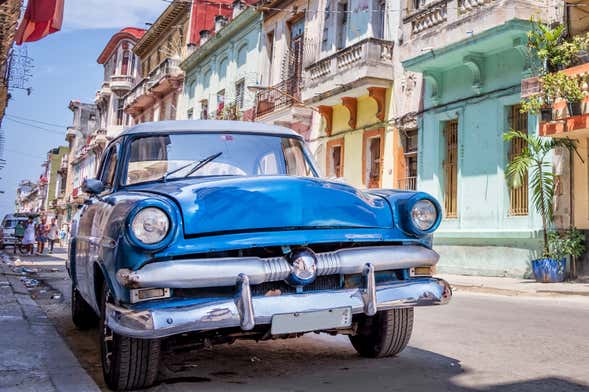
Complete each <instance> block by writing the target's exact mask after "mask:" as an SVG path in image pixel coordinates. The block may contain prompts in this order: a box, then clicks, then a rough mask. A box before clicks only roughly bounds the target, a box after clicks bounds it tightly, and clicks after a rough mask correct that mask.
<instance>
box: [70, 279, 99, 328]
mask: <svg viewBox="0 0 589 392" xmlns="http://www.w3.org/2000/svg"><path fill="white" fill-rule="evenodd" d="M72 321H73V322H74V325H75V326H76V327H77V328H78V329H90V328H93V327H96V325H97V324H98V316H97V315H96V312H94V309H92V307H91V306H90V305H88V302H86V300H85V299H84V298H82V295H81V294H80V292H79V291H78V289H77V288H75V287H74V284H73V282H72Z"/></svg>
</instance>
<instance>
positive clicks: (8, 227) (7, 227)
mask: <svg viewBox="0 0 589 392" xmlns="http://www.w3.org/2000/svg"><path fill="white" fill-rule="evenodd" d="M28 219H29V215H27V214H17V213H15V214H7V215H5V216H4V219H2V233H1V238H2V242H1V246H2V247H3V248H4V247H6V246H14V245H15V244H16V242H17V238H16V237H15V229H16V226H17V225H18V224H19V222H20V223H21V224H23V225H25V224H26V222H27V220H28Z"/></svg>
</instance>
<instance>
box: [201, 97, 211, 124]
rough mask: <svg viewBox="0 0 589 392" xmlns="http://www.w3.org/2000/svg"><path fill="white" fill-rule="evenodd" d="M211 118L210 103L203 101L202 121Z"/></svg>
mask: <svg viewBox="0 0 589 392" xmlns="http://www.w3.org/2000/svg"><path fill="white" fill-rule="evenodd" d="M208 118H209V101H208V100H206V99H203V100H202V101H200V119H201V120H206V119H208Z"/></svg>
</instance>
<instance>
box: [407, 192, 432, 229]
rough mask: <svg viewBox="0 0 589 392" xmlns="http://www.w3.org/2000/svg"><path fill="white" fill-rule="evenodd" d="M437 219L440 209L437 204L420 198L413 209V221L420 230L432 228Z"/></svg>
mask: <svg viewBox="0 0 589 392" xmlns="http://www.w3.org/2000/svg"><path fill="white" fill-rule="evenodd" d="M437 219H438V211H437V210H436V206H435V205H434V203H432V202H431V201H429V200H425V199H424V200H419V201H418V202H417V203H415V204H414V205H413V208H412V209H411V221H412V222H413V225H415V227H416V228H418V229H419V230H422V231H426V230H429V229H431V228H432V226H433V225H434V224H435V223H436V220H437Z"/></svg>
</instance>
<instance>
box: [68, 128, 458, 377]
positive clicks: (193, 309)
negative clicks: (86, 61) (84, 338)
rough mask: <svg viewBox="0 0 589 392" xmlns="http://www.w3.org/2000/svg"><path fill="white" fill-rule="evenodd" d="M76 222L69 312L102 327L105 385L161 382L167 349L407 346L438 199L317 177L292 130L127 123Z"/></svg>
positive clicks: (434, 292) (427, 283) (422, 302)
mask: <svg viewBox="0 0 589 392" xmlns="http://www.w3.org/2000/svg"><path fill="white" fill-rule="evenodd" d="M84 190H85V192H86V193H88V194H89V195H90V198H89V200H88V201H87V202H86V203H85V205H84V206H82V207H81V209H80V210H79V212H78V214H77V216H76V218H75V221H74V224H73V225H72V239H71V244H70V249H69V252H70V254H69V256H70V257H69V265H68V270H69V272H70V276H71V278H72V317H73V321H74V323H75V324H76V326H78V327H79V328H89V327H92V326H95V325H96V324H97V323H99V328H100V344H101V352H102V364H103V370H104V377H105V380H106V383H107V384H108V386H109V387H111V388H112V389H134V388H140V387H145V386H148V385H150V384H152V383H153V382H154V381H155V379H156V376H157V369H158V362H159V359H160V347H161V342H162V340H163V339H164V338H169V337H178V335H181V336H182V339H183V341H189V342H190V343H191V344H199V343H200V344H202V345H203V346H208V345H211V344H217V343H226V342H232V341H234V340H235V339H240V338H243V339H256V340H262V339H272V338H275V337H297V336H301V335H302V334H304V333H307V332H311V331H321V332H328V333H330V334H346V335H349V337H350V341H351V343H352V345H353V346H354V348H355V349H356V350H357V351H358V353H359V354H360V355H362V356H366V357H384V356H391V355H395V354H398V353H399V352H400V351H402V350H403V349H404V348H405V346H406V345H407V343H408V341H409V338H410V335H411V330H412V325H413V307H415V306H427V305H439V304H445V303H447V302H448V301H449V300H450V298H451V296H452V293H451V290H450V288H449V286H448V284H447V283H446V282H445V281H444V280H442V279H437V278H434V277H432V276H431V275H432V273H433V268H434V266H435V264H436V263H437V261H438V254H437V253H436V252H434V251H433V250H432V249H431V246H432V232H433V231H434V230H435V229H436V228H437V227H438V225H439V223H440V219H441V209H440V205H439V204H438V202H437V201H436V200H435V199H434V198H432V197H431V196H429V195H428V194H425V193H422V192H405V191H396V190H384V189H378V190H368V191H366V190H359V189H356V188H354V187H352V186H349V185H346V184H344V183H341V182H338V181H331V180H327V179H323V178H321V177H320V176H319V173H318V171H317V168H316V167H315V165H314V163H313V160H312V159H311V156H310V155H309V152H308V151H307V148H306V146H305V144H304V142H303V140H302V138H301V137H300V136H299V135H298V134H296V133H295V132H293V131H292V130H289V129H286V128H282V127H277V126H270V125H265V124H258V123H245V122H232V121H164V122H158V123H145V124H141V125H138V126H136V127H133V128H131V129H129V130H127V131H125V132H123V133H122V135H120V136H119V137H118V138H116V139H114V140H113V141H112V142H111V143H110V144H109V145H108V147H107V148H106V151H105V153H104V155H103V158H102V162H101V164H100V167H99V171H98V178H97V179H92V180H87V181H86V182H85V184H84Z"/></svg>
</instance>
